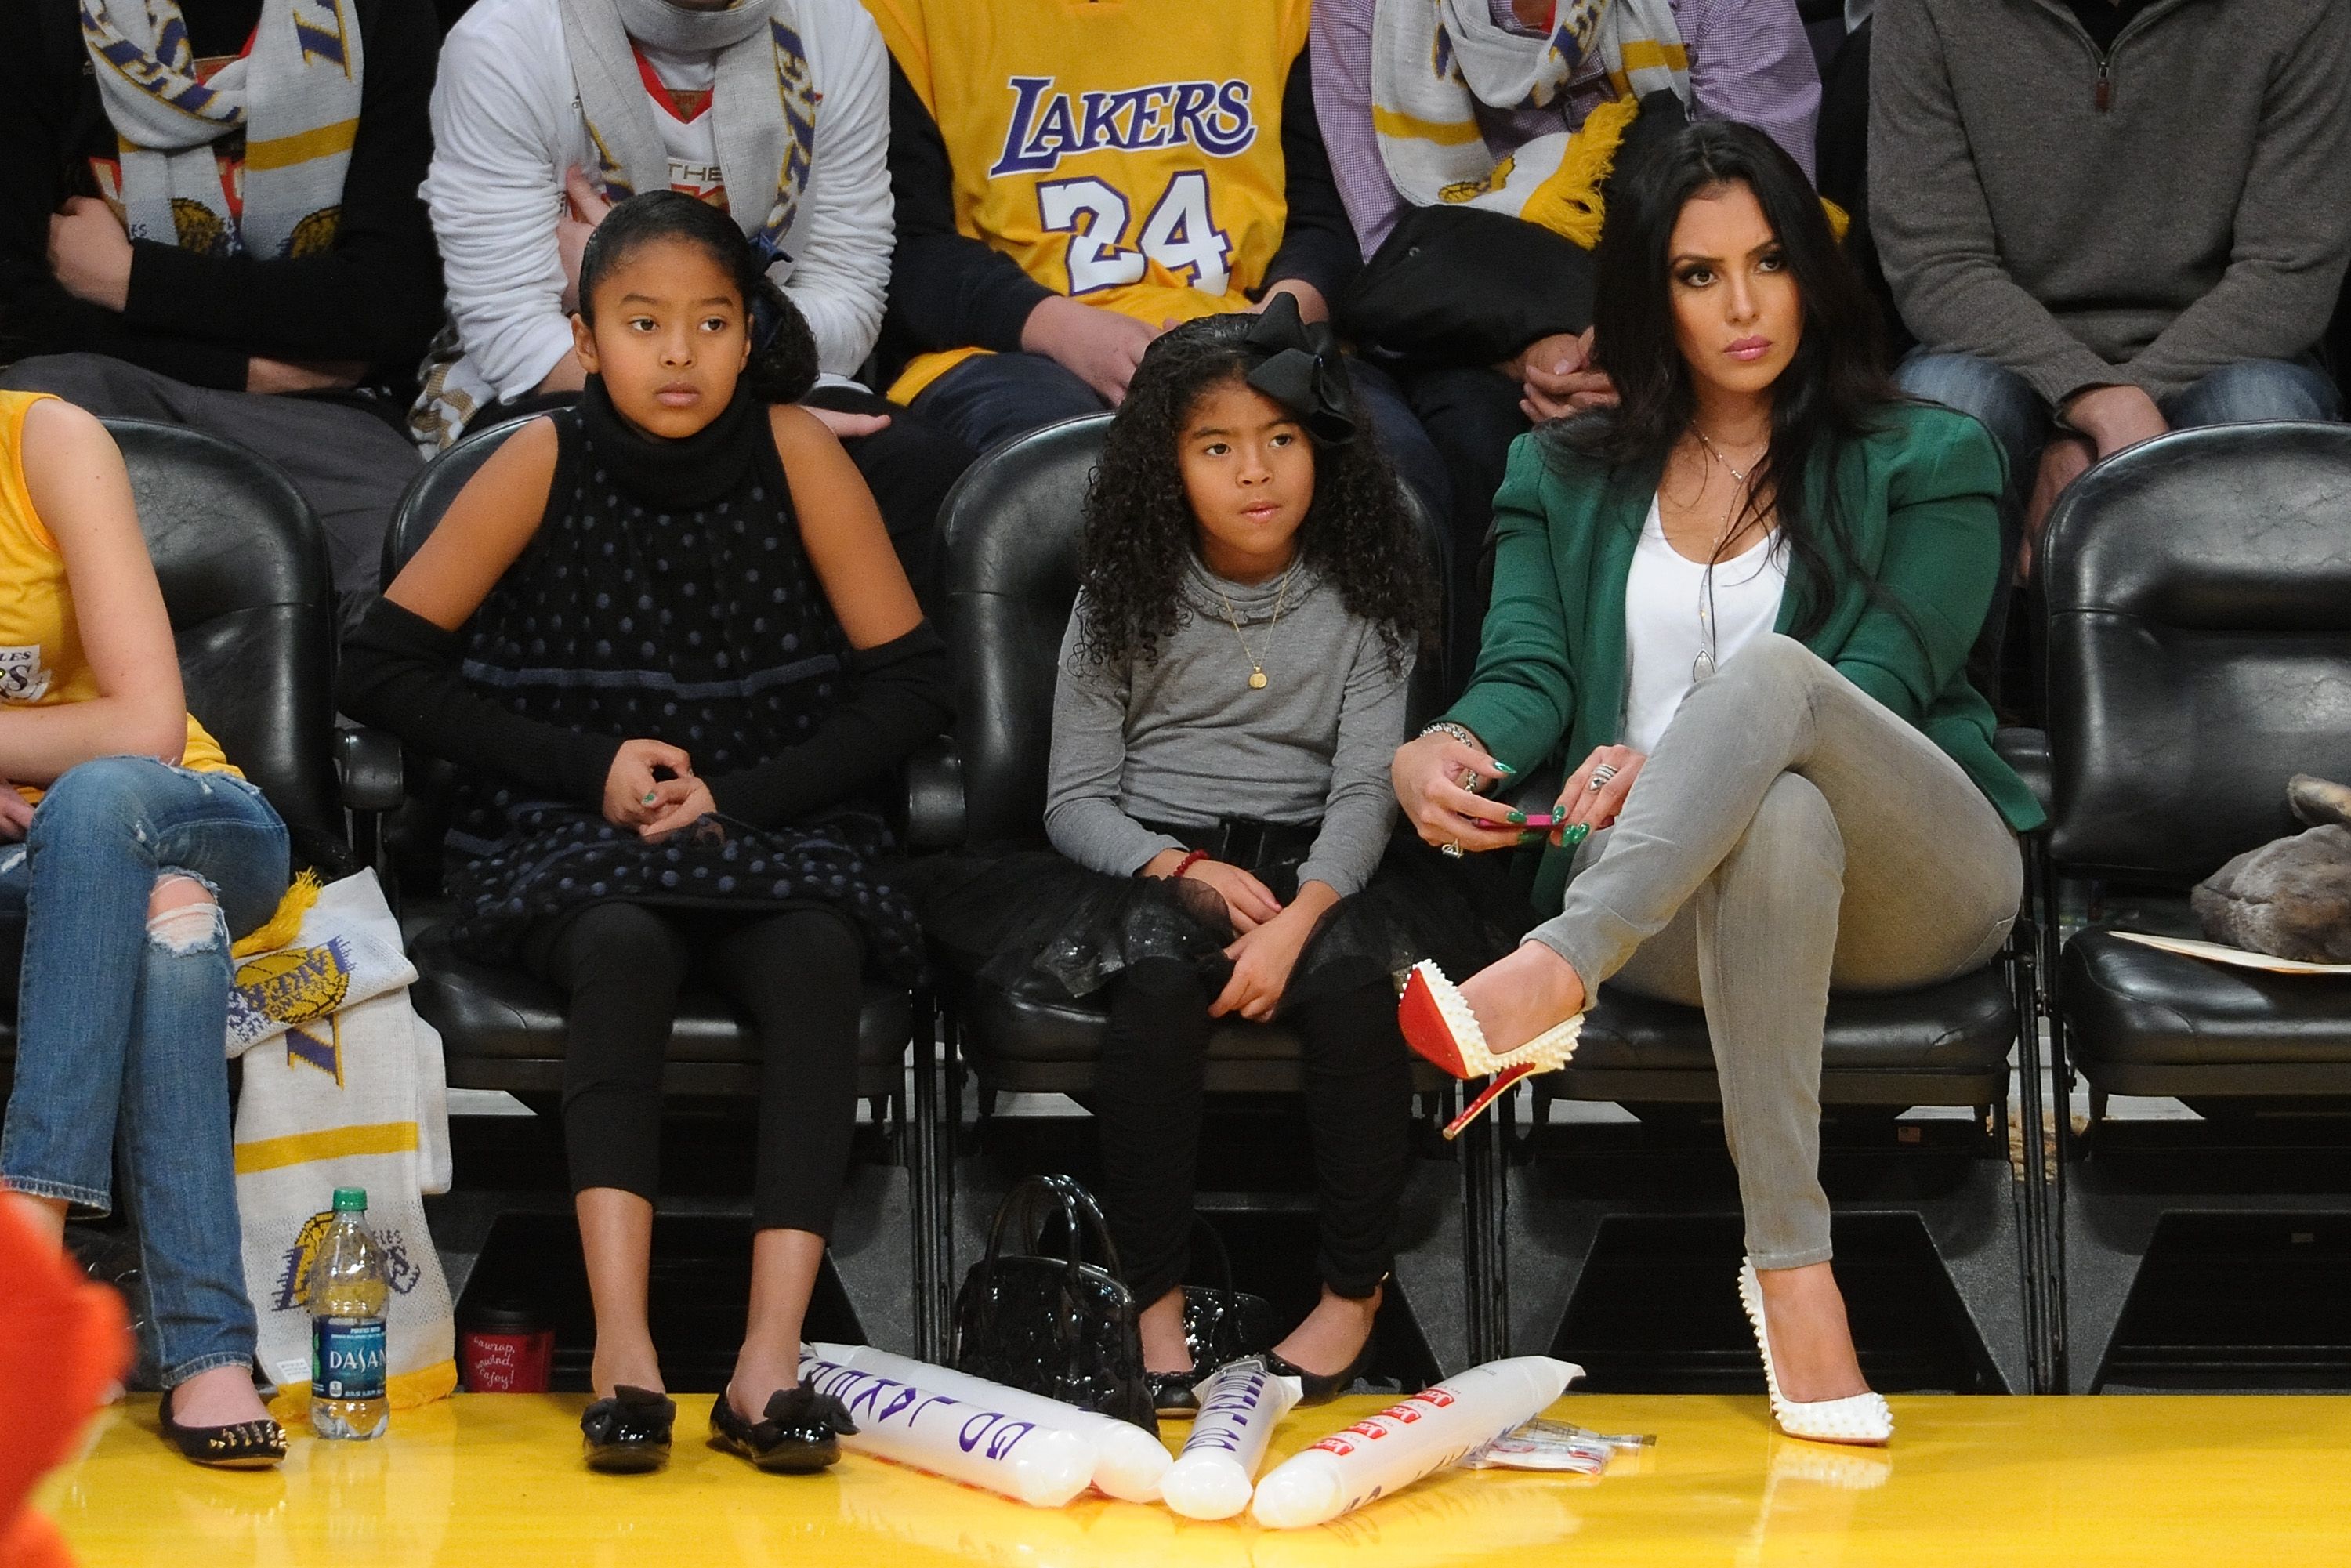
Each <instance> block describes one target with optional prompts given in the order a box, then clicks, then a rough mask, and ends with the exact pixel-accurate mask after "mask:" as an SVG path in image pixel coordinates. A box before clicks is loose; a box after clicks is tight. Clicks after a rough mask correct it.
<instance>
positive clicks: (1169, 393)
mask: <svg viewBox="0 0 2351 1568" xmlns="http://www.w3.org/2000/svg"><path fill="white" fill-rule="evenodd" d="M1249 321H1250V318H1249V317H1247V316H1238V315H1236V316H1211V317H1207V318H1204V319H1200V320H1196V321H1190V322H1186V324H1184V325H1183V326H1180V327H1177V328H1175V329H1172V330H1170V331H1168V332H1166V333H1165V334H1164V335H1162V336H1161V337H1159V338H1158V339H1156V340H1155V341H1154V342H1153V343H1152V345H1151V347H1150V348H1149V349H1148V350H1145V351H1144V356H1143V362H1142V363H1141V364H1140V365H1138V366H1136V367H1135V371H1134V381H1132V382H1130V383H1128V386H1127V389H1126V401H1125V402H1123V403H1122V404H1121V405H1120V407H1119V411H1118V417H1117V418H1116V419H1114V420H1113V421H1112V422H1111V427H1110V434H1109V436H1108V437H1107V438H1106V439H1105V440H1104V442H1103V444H1102V463H1101V465H1099V466H1098V467H1096V468H1095V470H1094V476H1093V483H1092V485H1091V486H1089V487H1088V489H1087V492H1086V520H1085V532H1084V535H1083V537H1082V538H1081V542H1080V545H1079V550H1078V573H1079V579H1080V580H1081V582H1082V583H1083V585H1084V587H1085V591H1086V599H1087V602H1088V603H1089V605H1090V606H1091V607H1092V613H1091V614H1090V615H1089V616H1088V617H1087V619H1086V623H1085V624H1084V625H1083V626H1082V627H1081V628H1080V633H1079V637H1080V642H1079V645H1080V647H1081V649H1082V650H1083V651H1084V653H1085V654H1086V656H1087V657H1088V658H1090V659H1093V660H1097V661H1100V662H1102V663H1104V664H1109V665H1112V666H1113V667H1122V666H1125V665H1128V664H1150V663H1152V662H1153V661H1154V660H1155V659H1156V658H1157V657H1158V655H1159V649H1160V646H1161V644H1162V643H1164V642H1165V640H1166V638H1167V636H1168V634H1169V633H1171V632H1174V631H1175V627H1176V624H1177V622H1178V619H1179V617H1180V614H1181V612H1182V607H1183V586H1184V576H1185V571H1186V562H1187V561H1189V559H1191V557H1192V554H1193V551H1194V548H1195V545H1194V541H1195V538H1196V524H1195V523H1194V521H1193V517H1192V503H1191V501H1190V500H1189V499H1188V498H1187V497H1186V495H1185V492H1184V471H1183V465H1182V462H1181V459H1180V457H1179V448H1180V446H1181V444H1182V442H1183V439H1184V426H1185V422H1186V420H1187V419H1188V418H1189V417H1190V415H1191V413H1192V410H1193V408H1194V406H1195V405H1196V404H1197V403H1198V402H1199V401H1200V397H1201V395H1202V394H1203V393H1205V392H1207V391H1208V390H1209V389H1210V388H1212V387H1216V386H1218V385H1221V384H1223V383H1224V382H1229V381H1238V380H1240V379H1241V378H1242V377H1243V376H1245V375H1247V374H1248V373H1249V371H1251V370H1254V369H1255V368H1256V367H1257V366H1258V365H1259V363H1261V362H1262V361H1263V360H1264V358H1265V356H1264V354H1263V353H1262V352H1261V351H1259V350H1253V349H1252V348H1251V347H1250V346H1249V344H1247V343H1246V342H1244V341H1243V334H1244V333H1245V332H1246V331H1247V330H1248V329H1249ZM1309 439H1310V440H1313V441H1314V499H1313V500H1312V502H1311V503H1310V504H1309V505H1308V507H1307V508H1306V520H1305V521H1304V522H1303V523H1302V524H1301V525H1300V527H1299V530H1298V541H1299V551H1300V557H1301V559H1303V560H1304V561H1305V562H1306V564H1307V565H1308V566H1310V567H1311V568H1312V569H1313V570H1315V572H1316V573H1318V574H1319V575H1320V576H1322V578H1323V580H1326V581H1328V582H1329V583H1331V584H1332V586H1333V587H1334V588H1336V589H1337V590H1338V591H1339V597H1340V598H1341V599H1342V600H1343V601H1344V602H1345V603H1346V606H1347V608H1348V609H1349V610H1351V611H1353V612H1354V613H1355V614H1357V615H1360V616H1362V617H1363V618H1364V620H1366V621H1369V622H1372V623H1373V624H1374V626H1376V627H1378V628H1379V632H1380V638H1381V641H1382V642H1383V643H1384V644H1385V646H1386V650H1387V655H1388V663H1389V666H1390V667H1391V668H1395V667H1399V666H1400V665H1401V664H1402V663H1403V660H1404V655H1405V653H1407V652H1409V651H1412V650H1414V649H1416V648H1425V647H1427V646H1430V645H1433V643H1434V640H1435V637H1436V633H1437V585H1436V568H1435V567H1434V565H1432V564H1431V562H1430V560H1429V558H1428V552H1427V550H1426V548H1425V547H1424V546H1423V544H1422V542H1421V535H1420V532H1419V529H1418V528H1416V525H1415V524H1414V521H1413V517H1412V514H1411V513H1410V512H1409V511H1407V510H1406V509H1405V500H1404V493H1403V489H1402V487H1401V486H1400V484H1399V483H1398V481H1397V479H1396V474H1395V468H1394V466H1392V465H1390V464H1389V462H1388V459H1387V455H1386V454H1385V453H1384V452H1382V451H1381V450H1380V446H1379V443H1378V441H1377V439H1376V438H1375V437H1374V434H1373V432H1372V430H1371V427H1370V422H1369V420H1368V419H1367V418H1365V417H1363V416H1362V415H1361V414H1360V413H1359V414H1358V418H1357V428H1356V432H1355V435H1354V439H1353V440H1352V441H1347V442H1343V443H1340V444H1332V443H1329V442H1325V441H1322V440H1320V439H1318V438H1315V437H1313V436H1311V434H1310V436H1309Z"/></svg>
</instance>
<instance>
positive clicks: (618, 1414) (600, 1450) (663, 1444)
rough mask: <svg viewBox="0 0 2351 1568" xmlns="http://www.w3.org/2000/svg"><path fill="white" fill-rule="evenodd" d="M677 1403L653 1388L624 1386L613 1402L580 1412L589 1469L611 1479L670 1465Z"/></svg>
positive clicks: (599, 1402)
mask: <svg viewBox="0 0 2351 1568" xmlns="http://www.w3.org/2000/svg"><path fill="white" fill-rule="evenodd" d="M676 1419H677V1401H675V1400H674V1399H672V1398H671V1397H670V1396H668V1395H666V1394H656V1393H654V1392H653V1390H652V1389H650V1388H635V1387H632V1386H631V1385H628V1384H625V1383H623V1384H622V1385H619V1386H617V1387H615V1388H614V1389H613V1390H612V1396H611V1398H610V1399H599V1400H597V1401H596V1402H595V1403H594V1404H593V1405H590V1406H588V1408H587V1409H586V1410H584V1411H582V1412H581V1413H580V1437H582V1438H583V1439H584V1440H585V1441H586V1443H587V1445H588V1468H589V1469H591V1470H596V1471H598V1472H600V1473H601V1474H604V1475H608V1476H641V1475H643V1474H644V1473H645V1472H646V1471H647V1470H657V1469H661V1468H662V1466H663V1465H664V1464H666V1463H668V1462H669V1430H670V1426H671V1424H672V1423H673V1422H674V1421H675V1420H676Z"/></svg>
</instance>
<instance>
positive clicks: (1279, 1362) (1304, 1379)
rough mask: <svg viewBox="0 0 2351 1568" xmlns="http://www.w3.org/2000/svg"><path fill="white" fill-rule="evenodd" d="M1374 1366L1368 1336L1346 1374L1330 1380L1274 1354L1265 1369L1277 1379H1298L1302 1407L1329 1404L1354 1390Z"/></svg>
mask: <svg viewBox="0 0 2351 1568" xmlns="http://www.w3.org/2000/svg"><path fill="white" fill-rule="evenodd" d="M1371 1364H1372V1341H1371V1336H1370V1335H1368V1334H1366V1335H1365V1336H1364V1348H1363V1349H1361V1350H1359V1351H1357V1352H1356V1353H1355V1359H1354V1361H1353V1362H1352V1363H1351V1364H1349V1365H1348V1367H1347V1369H1346V1370H1345V1371H1344V1372H1334V1373H1332V1374H1331V1375H1329V1376H1327V1377H1326V1376H1324V1375H1322V1374H1321V1373H1319V1372H1309V1371H1307V1370H1306V1369H1305V1368H1304V1367H1302V1366H1300V1365H1297V1364H1295V1363H1292V1362H1288V1361H1284V1360H1283V1359H1282V1358H1281V1357H1280V1356H1278V1355H1276V1354H1273V1353H1272V1352H1271V1351H1268V1352H1266V1354H1265V1369H1266V1370H1267V1371H1268V1372H1270V1373H1271V1374H1273V1375H1274V1376H1276V1377H1294V1378H1296V1379H1298V1390H1299V1393H1298V1402H1299V1403H1300V1404H1301V1405H1326V1404H1328V1403H1330V1402H1331V1401H1332V1400H1333V1399H1336V1398H1337V1397H1339V1396H1340V1395H1342V1394H1344V1393H1345V1392H1347V1390H1348V1389H1350V1388H1352V1387H1353V1386H1354V1383H1355V1379H1357V1378H1358V1377H1361V1376H1363V1375H1364V1373H1365V1372H1366V1371H1367V1370H1369V1369H1370V1367H1371Z"/></svg>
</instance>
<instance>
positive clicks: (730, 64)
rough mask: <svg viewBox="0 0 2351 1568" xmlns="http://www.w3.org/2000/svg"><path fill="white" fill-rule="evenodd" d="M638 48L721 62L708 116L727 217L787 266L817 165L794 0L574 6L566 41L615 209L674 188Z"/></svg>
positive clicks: (604, 1) (811, 95)
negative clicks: (714, 130)
mask: <svg viewBox="0 0 2351 1568" xmlns="http://www.w3.org/2000/svg"><path fill="white" fill-rule="evenodd" d="M631 38H635V39H637V40H638V41H639V42H641V43H645V44H650V45H652V46H653V47H655V48H661V49H670V50H675V51H677V52H680V53H695V54H714V53H715V54H716V55H717V57H718V77H717V82H716V89H715V91H714V93H713V102H712V112H714V113H715V114H716V115H717V116H718V167H719V172H720V175H721V177H722V178H723V179H724V180H725V181H726V201H727V206H728V207H729V209H730V210H731V211H732V213H733V214H734V218H735V221H736V223H737V225H739V226H740V227H741V228H742V230H743V233H744V235H746V236H747V237H748V238H749V239H750V241H751V242H752V244H754V245H756V246H759V248H760V249H761V251H762V252H763V253H764V254H766V255H767V256H769V257H771V258H772V257H781V256H789V255H790V254H791V253H790V251H789V249H788V248H787V246H788V245H789V239H790V235H791V230H792V224H793V222H794V220H795V219H797V218H798V217H799V203H800V192H801V190H802V189H803V188H804V187H805V186H806V185H807V183H808V175H809V168H810V163H811V162H813V161H814V158H815V155H816V110H817V102H816V93H815V90H814V89H815V82H814V80H813V78H811V77H810V73H809V62H808V51H807V49H806V48H805V47H803V45H802V44H801V42H800V35H799V15H798V12H797V11H796V10H795V8H794V6H793V4H792V0H736V4H734V5H729V6H727V7H726V9H724V10H709V11H704V10H694V9H690V8H688V7H686V6H684V5H674V4H673V3H672V0H566V3H565V5H564V6H563V40H564V44H565V46H566V47H567V48H568V49H569V52H570V56H571V73H572V77H573V79H574V80H576V81H577V82H578V84H579V87H580V112H581V113H582V114H584V115H585V116H586V117H587V120H588V133H589V135H590V138H591V139H592V140H593V141H594V142H595V144H596V155H597V159H598V162H600V164H601V168H600V169H599V170H598V171H597V172H598V176H599V178H600V179H601V182H602V183H603V185H604V188H605V190H606V192H607V193H609V194H611V197H612V199H613V200H614V201H619V200H622V198H624V197H628V196H632V195H635V194H636V193H639V192H641V191H659V190H666V189H667V188H668V186H669V158H668V155H667V154H666V153H665V152H664V151H663V150H662V139H661V130H660V127H659V125H658V124H657V123H656V122H655V120H654V119H653V112H654V111H653V100H652V99H650V98H649V97H648V96H647V95H646V92H645V86H644V82H643V78H641V77H639V75H638V74H637V62H636V57H635V55H634V54H633V52H632V50H631V49H630V47H629V40H630V39H631Z"/></svg>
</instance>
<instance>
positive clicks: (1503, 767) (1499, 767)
mask: <svg viewBox="0 0 2351 1568" xmlns="http://www.w3.org/2000/svg"><path fill="white" fill-rule="evenodd" d="M1494 771H1495V772H1497V773H1500V774H1505V775H1507V774H1511V773H1516V772H1517V771H1518V769H1517V768H1513V767H1511V766H1510V764H1509V763H1507V762H1497V763H1495V764H1494Z"/></svg>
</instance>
